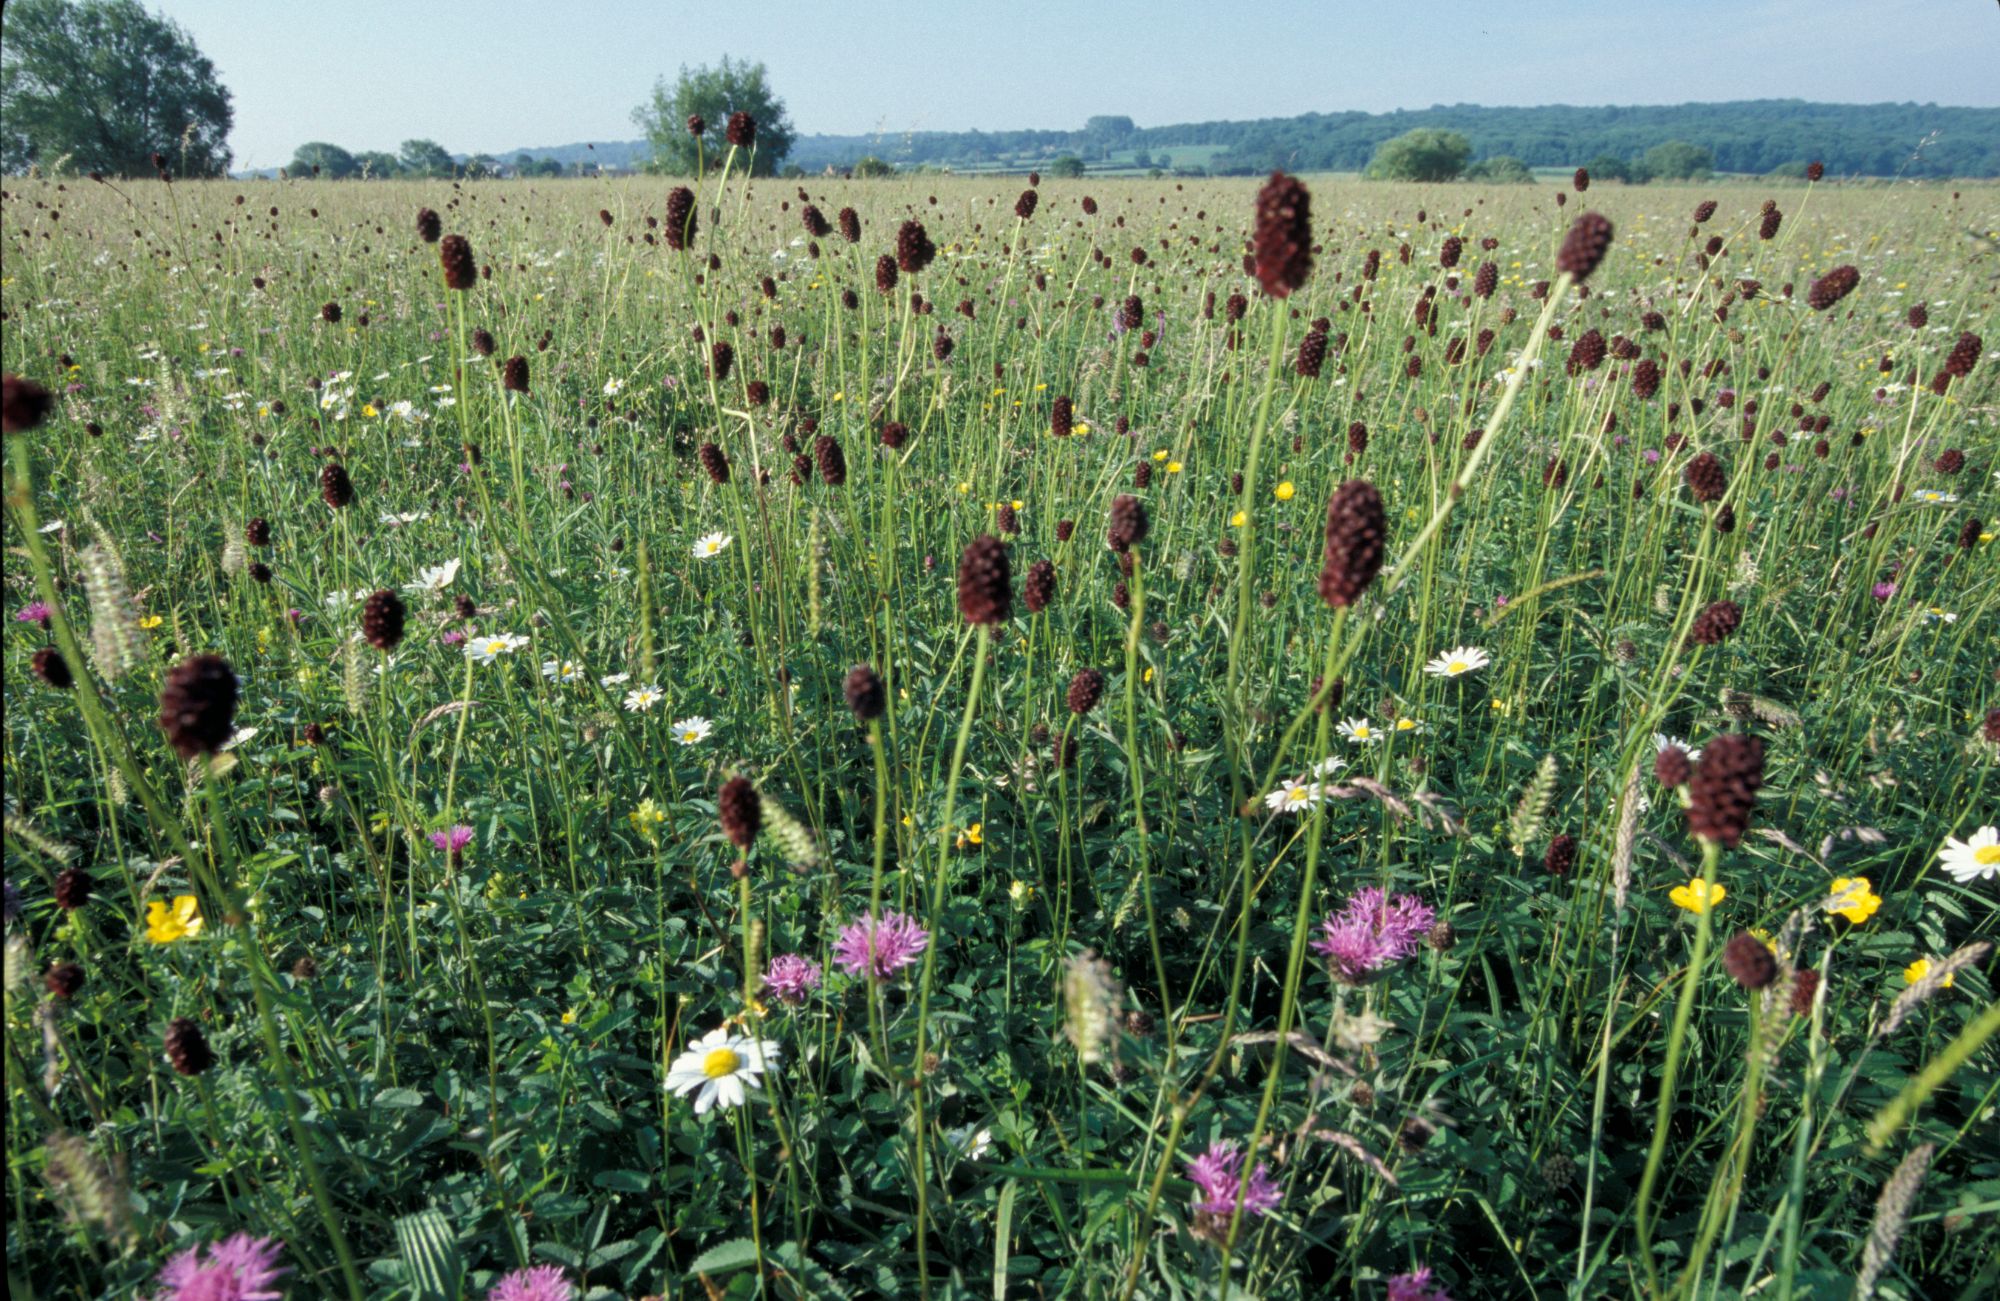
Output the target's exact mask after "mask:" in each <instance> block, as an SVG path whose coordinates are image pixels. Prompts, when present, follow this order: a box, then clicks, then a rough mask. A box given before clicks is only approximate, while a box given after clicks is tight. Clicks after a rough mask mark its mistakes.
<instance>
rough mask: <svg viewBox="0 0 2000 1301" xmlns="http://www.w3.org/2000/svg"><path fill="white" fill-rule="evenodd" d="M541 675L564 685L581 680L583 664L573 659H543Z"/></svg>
mask: <svg viewBox="0 0 2000 1301" xmlns="http://www.w3.org/2000/svg"><path fill="white" fill-rule="evenodd" d="M542 676H543V677H545V678H547V679H548V680H549V681H551V682H560V683H562V684H563V685H565V686H570V685H574V684H576V683H579V682H582V681H583V665H581V664H578V663H577V662H576V661H575V660H543V661H542Z"/></svg>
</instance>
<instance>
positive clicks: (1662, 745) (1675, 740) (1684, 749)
mask: <svg viewBox="0 0 2000 1301" xmlns="http://www.w3.org/2000/svg"><path fill="white" fill-rule="evenodd" d="M1669 746H1672V747H1673V748H1674V749H1676V750H1679V751H1680V752H1681V753H1682V754H1684V755H1686V756H1687V757H1688V762H1689V763H1693V762H1694V761H1695V760H1696V759H1699V758H1701V747H1700V746H1698V745H1689V744H1688V743H1687V742H1686V741H1683V740H1682V739H1681V738H1680V737H1678V736H1668V735H1667V734H1666V733H1665V732H1655V733H1653V751H1654V753H1656V754H1657V753H1658V752H1660V751H1662V750H1665V749H1666V748H1667V747H1669Z"/></svg>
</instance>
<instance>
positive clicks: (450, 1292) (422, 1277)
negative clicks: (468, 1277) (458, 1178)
mask: <svg viewBox="0 0 2000 1301" xmlns="http://www.w3.org/2000/svg"><path fill="white" fill-rule="evenodd" d="M395 1226H396V1247H397V1250H399V1251H400V1252H401V1253H402V1257H403V1264H404V1267H405V1269H406V1270H407V1271H408V1281H409V1284H410V1287H411V1289H412V1290H413V1292H414V1294H415V1296H416V1298H417V1301H456V1299H457V1298H458V1296H459V1295H460V1293H461V1292H462V1291H463V1288H464V1281H465V1257H464V1256H463V1255H461V1254H460V1252H459V1249H458V1237H457V1235H455V1234H454V1233H453V1232H452V1231H451V1224H450V1222H449V1221H447V1220H446V1219H445V1218H444V1215H443V1214H442V1213H441V1212H439V1211H438V1210H437V1208H435V1207H432V1208H430V1209H428V1210H422V1211H417V1212H416V1213H414V1214H411V1215H404V1216H399V1217H398V1218H397V1219H396V1221H395Z"/></svg>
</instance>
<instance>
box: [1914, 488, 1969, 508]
mask: <svg viewBox="0 0 2000 1301" xmlns="http://www.w3.org/2000/svg"><path fill="white" fill-rule="evenodd" d="M1910 495H1911V496H1912V497H1915V498H1916V499H1917V500H1918V501H1922V502H1929V503H1930V504H1931V505H1933V506H1949V505H1951V504H1952V503H1953V502H1955V501H1957V500H1958V498H1957V497H1955V496H1953V495H1952V494H1951V493H1948V492H1939V491H1938V490H1937V489H1936V488H1919V489H1917V491H1915V492H1913V493H1911V494H1910Z"/></svg>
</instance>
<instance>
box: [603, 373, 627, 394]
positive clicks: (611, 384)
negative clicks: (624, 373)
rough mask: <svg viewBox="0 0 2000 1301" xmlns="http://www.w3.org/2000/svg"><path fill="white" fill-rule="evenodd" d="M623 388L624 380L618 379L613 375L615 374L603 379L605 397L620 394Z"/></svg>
mask: <svg viewBox="0 0 2000 1301" xmlns="http://www.w3.org/2000/svg"><path fill="white" fill-rule="evenodd" d="M624 389H625V381H624V380H622V379H618V378H617V377H615V376H614V377H613V378H611V379H608V380H605V381H604V396H605V397H608V398H615V397H617V396H618V395H619V394H620V393H621V392H623V391H624Z"/></svg>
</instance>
